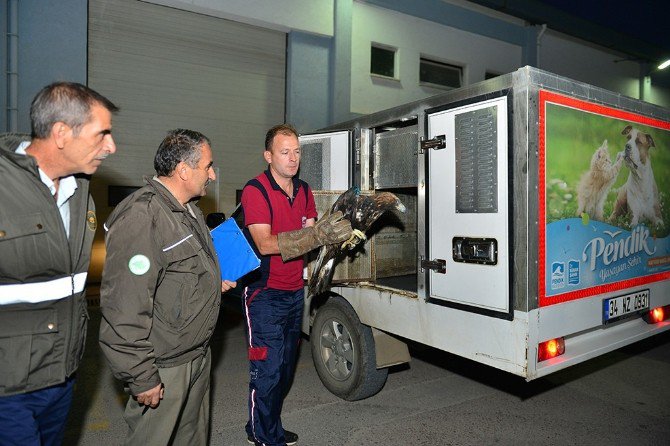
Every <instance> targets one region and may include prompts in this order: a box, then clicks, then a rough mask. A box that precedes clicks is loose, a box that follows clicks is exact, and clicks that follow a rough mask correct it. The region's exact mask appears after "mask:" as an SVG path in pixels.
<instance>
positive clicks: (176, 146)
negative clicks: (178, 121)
mask: <svg viewBox="0 0 670 446" xmlns="http://www.w3.org/2000/svg"><path fill="white" fill-rule="evenodd" d="M203 144H207V145H210V146H211V145H212V143H211V142H210V141H209V138H207V137H206V136H205V135H203V134H202V133H200V132H197V131H195V130H187V129H175V130H170V131H169V132H168V134H167V136H166V137H165V139H163V141H162V142H161V144H160V146H158V151H157V152H156V156H155V157H154V169H155V170H156V175H158V176H161V177H169V176H171V175H172V173H173V172H174V170H175V169H176V168H177V164H179V163H180V162H182V161H183V162H185V163H186V164H188V165H189V166H190V167H193V168H195V167H197V166H198V163H199V162H200V157H201V155H202V151H201V150H200V148H201V147H202V146H203Z"/></svg>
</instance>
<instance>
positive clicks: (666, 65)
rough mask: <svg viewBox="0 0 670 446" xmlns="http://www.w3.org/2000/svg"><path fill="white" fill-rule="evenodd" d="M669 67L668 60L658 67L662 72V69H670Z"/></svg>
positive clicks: (669, 60) (669, 62) (669, 61)
mask: <svg viewBox="0 0 670 446" xmlns="http://www.w3.org/2000/svg"><path fill="white" fill-rule="evenodd" d="M669 66H670V59H668V60H666V61H665V62H663V63H662V64H660V65H659V66H658V69H659V70H662V69H664V68H667V67H669Z"/></svg>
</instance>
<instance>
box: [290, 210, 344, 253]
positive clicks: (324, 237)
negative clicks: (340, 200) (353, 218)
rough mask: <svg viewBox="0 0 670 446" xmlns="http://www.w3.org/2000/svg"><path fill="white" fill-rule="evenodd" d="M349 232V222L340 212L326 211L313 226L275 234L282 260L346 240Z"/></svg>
mask: <svg viewBox="0 0 670 446" xmlns="http://www.w3.org/2000/svg"><path fill="white" fill-rule="evenodd" d="M351 232H352V229H351V223H350V222H349V220H347V219H346V218H344V216H343V215H342V212H340V211H337V212H334V213H332V214H330V213H328V214H326V215H324V216H323V218H321V219H320V220H319V221H317V222H316V224H315V225H314V226H311V227H307V228H303V229H298V230H297V231H288V232H280V233H279V234H277V243H278V244H279V253H280V254H281V257H282V260H284V261H286V260H290V259H294V258H296V257H299V256H301V255H303V254H307V253H308V252H310V251H311V250H312V249H315V248H318V247H319V246H324V245H332V244H334V243H341V242H343V241H345V240H348V239H349V237H350V236H351Z"/></svg>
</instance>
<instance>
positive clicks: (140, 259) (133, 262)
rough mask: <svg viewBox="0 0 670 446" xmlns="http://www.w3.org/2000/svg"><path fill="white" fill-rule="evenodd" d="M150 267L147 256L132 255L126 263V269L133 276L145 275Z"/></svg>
mask: <svg viewBox="0 0 670 446" xmlns="http://www.w3.org/2000/svg"><path fill="white" fill-rule="evenodd" d="M150 267H151V262H150V261H149V259H148V258H147V256H145V255H142V254H137V255H134V256H133V257H132V258H131V259H130V261H129V262H128V269H129V270H130V272H131V273H133V274H135V275H136V276H141V275H142V274H145V273H146V272H147V271H149V268H150Z"/></svg>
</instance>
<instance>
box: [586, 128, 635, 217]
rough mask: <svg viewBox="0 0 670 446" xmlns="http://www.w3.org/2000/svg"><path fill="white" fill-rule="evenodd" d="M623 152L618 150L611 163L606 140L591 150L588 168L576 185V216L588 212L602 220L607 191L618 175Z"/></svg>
mask: <svg viewBox="0 0 670 446" xmlns="http://www.w3.org/2000/svg"><path fill="white" fill-rule="evenodd" d="M623 158H624V153H623V152H619V154H618V155H617V159H616V162H615V163H614V164H612V159H611V158H610V153H609V149H608V146H607V140H604V141H603V143H602V144H601V145H600V147H598V148H597V149H596V151H595V152H593V156H592V157H591V165H590V168H589V170H587V171H586V172H584V174H583V175H582V177H581V179H580V180H579V184H578V185H577V216H580V215H582V213H586V214H588V215H589V216H590V217H591V218H592V219H595V220H599V221H603V214H604V212H603V207H604V206H605V199H606V198H607V193H608V192H609V191H610V188H611V187H612V185H613V184H614V182H615V181H616V179H617V176H619V171H620V170H621V166H622V165H623Z"/></svg>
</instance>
